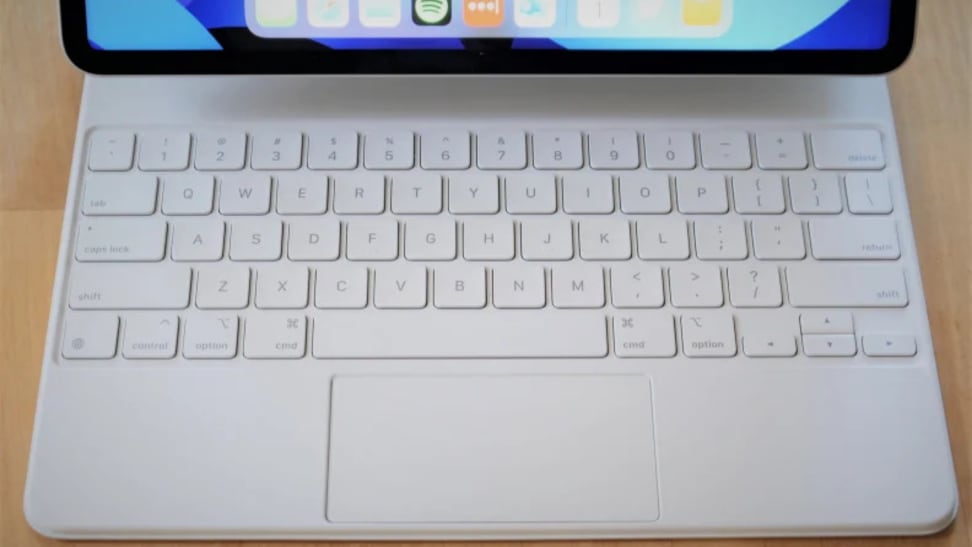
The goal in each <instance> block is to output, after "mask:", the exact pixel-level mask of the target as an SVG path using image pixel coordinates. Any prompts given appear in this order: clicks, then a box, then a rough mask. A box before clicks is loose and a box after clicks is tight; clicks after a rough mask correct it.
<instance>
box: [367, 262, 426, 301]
mask: <svg viewBox="0 0 972 547" xmlns="http://www.w3.org/2000/svg"><path fill="white" fill-rule="evenodd" d="M427 303H428V288H427V286H426V271H425V268H423V267H421V266H413V265H411V264H395V265H392V266H383V267H381V268H377V269H376V270H375V307H376V308H385V309H421V308H424V307H425V306H426V304H427Z"/></svg>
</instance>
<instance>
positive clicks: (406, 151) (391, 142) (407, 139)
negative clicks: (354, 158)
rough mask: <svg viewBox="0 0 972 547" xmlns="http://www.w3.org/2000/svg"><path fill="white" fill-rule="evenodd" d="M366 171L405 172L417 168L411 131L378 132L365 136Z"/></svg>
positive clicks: (413, 136)
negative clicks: (388, 170) (386, 170)
mask: <svg viewBox="0 0 972 547" xmlns="http://www.w3.org/2000/svg"><path fill="white" fill-rule="evenodd" d="M364 143H365V153H364V165H365V169H390V170H404V169H411V168H412V167H414V166H415V135H414V134H413V133H412V132H411V131H376V132H374V133H368V134H367V135H365V139H364Z"/></svg>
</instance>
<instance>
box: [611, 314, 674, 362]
mask: <svg viewBox="0 0 972 547" xmlns="http://www.w3.org/2000/svg"><path fill="white" fill-rule="evenodd" d="M613 323H614V353H615V354H617V356H618V357H621V358H631V357H674V356H675V354H676V352H677V348H676V346H675V323H674V321H673V320H672V316H671V315H670V314H668V313H661V312H647V313H646V312H631V313H621V314H618V315H616V316H614V321H613Z"/></svg>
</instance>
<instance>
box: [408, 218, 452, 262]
mask: <svg viewBox="0 0 972 547" xmlns="http://www.w3.org/2000/svg"><path fill="white" fill-rule="evenodd" d="M405 258H406V259H408V260H440V261H443V260H455V259H456V223H455V222H453V221H451V220H444V219H435V220H410V221H408V222H407V223H405Z"/></svg>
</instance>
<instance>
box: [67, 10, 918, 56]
mask: <svg viewBox="0 0 972 547" xmlns="http://www.w3.org/2000/svg"><path fill="white" fill-rule="evenodd" d="M60 5H61V30H62V33H63V39H64V48H65V50H66V51H67V55H68V57H69V58H70V59H71V61H72V62H74V64H75V65H77V66H78V68H80V69H82V70H84V71H86V72H91V73H96V74H881V73H886V72H890V71H892V70H894V69H895V68H897V67H898V66H900V65H901V63H903V62H904V61H905V59H906V58H907V57H908V54H909V53H910V52H911V48H912V44H913V41H914V36H915V19H916V12H917V5H918V0H894V1H893V2H892V4H891V34H890V39H889V41H888V44H887V46H885V47H884V48H883V49H880V50H870V51H860V50H847V51H843V50H842V51H832V50H831V51H772V52H750V51H718V52H716V51H708V52H698V51H655V52H643V51H577V50H573V51H563V50H501V49H499V50H489V48H485V51H468V50H466V51H458V50H453V51H423V50H369V51H360V50H358V51H353V50H343V51H333V50H331V51H288V52H287V53H286V54H281V53H280V52H279V51H270V52H266V51H218V52H212V51H165V52H159V51H98V50H95V49H92V48H91V47H90V45H89V44H88V39H87V36H88V30H87V23H86V18H85V10H84V1H83V0H60Z"/></svg>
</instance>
